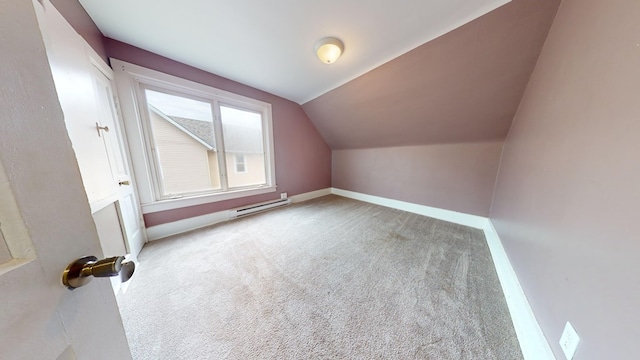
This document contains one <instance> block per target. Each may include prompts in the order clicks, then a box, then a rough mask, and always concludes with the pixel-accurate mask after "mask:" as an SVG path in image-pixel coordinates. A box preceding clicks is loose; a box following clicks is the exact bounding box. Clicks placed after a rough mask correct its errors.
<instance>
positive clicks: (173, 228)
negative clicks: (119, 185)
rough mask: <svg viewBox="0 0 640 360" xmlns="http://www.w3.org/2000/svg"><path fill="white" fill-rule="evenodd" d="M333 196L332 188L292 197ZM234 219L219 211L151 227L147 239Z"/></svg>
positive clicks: (295, 199) (224, 211) (300, 199)
mask: <svg viewBox="0 0 640 360" xmlns="http://www.w3.org/2000/svg"><path fill="white" fill-rule="evenodd" d="M329 194H331V188H326V189H320V190H315V191H310V192H307V193H303V194H298V195H293V196H290V198H291V201H292V202H294V203H296V202H301V201H307V200H311V199H315V198H317V197H321V196H325V195H329ZM231 219H233V218H232V217H230V216H229V210H223V211H218V212H215V213H211V214H205V215H201V216H196V217H192V218H188V219H183V220H178V221H173V222H170V223H166V224H160V225H156V226H151V227H148V228H147V238H148V239H149V241H153V240H159V239H162V238H166V237H167V236H171V235H177V234H181V233H184V232H187V231H191V230H196V229H200V228H203V227H205V226H209V225H213V224H217V223H220V222H223V221H227V220H231Z"/></svg>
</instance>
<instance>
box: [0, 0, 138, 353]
mask: <svg viewBox="0 0 640 360" xmlns="http://www.w3.org/2000/svg"><path fill="white" fill-rule="evenodd" d="M0 1H1V4H2V5H0V6H3V8H6V9H10V11H2V12H0V34H2V36H1V37H0V63H2V64H3V67H4V69H5V70H6V71H0V83H1V84H2V87H1V88H0V109H2V121H0V193H1V194H0V195H1V196H0V209H1V210H0V231H1V233H2V234H3V237H4V242H5V243H6V245H8V246H7V248H8V250H9V251H10V253H11V257H12V260H10V261H9V262H4V263H3V264H0V304H1V306H0V359H43V360H49V359H51V360H53V359H68V358H73V357H77V358H78V359H94V358H101V359H123V360H126V359H131V355H130V353H129V347H128V344H127V341H126V338H125V335H124V329H123V327H122V322H121V319H120V314H119V312H118V309H117V306H116V302H115V296H114V294H113V291H112V290H111V285H110V283H109V281H107V280H104V279H97V280H94V281H93V282H91V283H90V284H88V285H86V286H84V287H82V288H79V289H77V290H75V291H73V292H72V291H69V290H67V289H66V288H64V287H63V286H62V284H61V273H62V271H63V270H64V269H65V267H66V266H67V264H68V263H70V262H71V261H73V260H75V259H76V258H79V257H82V256H86V255H95V256H98V257H101V256H102V253H101V249H100V244H99V242H98V236H97V233H96V229H95V225H94V224H93V219H92V217H91V213H90V208H89V204H88V203H87V193H85V189H84V186H83V183H82V180H83V178H82V177H81V174H80V171H79V169H78V163H77V162H76V158H75V154H74V152H73V149H72V147H71V143H70V141H69V135H68V132H67V129H66V127H65V122H64V115H63V110H62V108H61V105H60V103H59V101H58V99H59V97H58V94H57V93H56V88H55V85H54V82H53V78H52V73H51V68H50V67H49V63H48V59H47V57H46V55H45V54H46V53H45V47H44V46H43V34H42V33H41V32H40V29H39V27H41V28H42V29H43V32H44V33H45V36H46V37H47V38H48V39H47V42H49V44H51V41H52V40H51V39H52V38H53V36H51V35H52V32H55V31H56V30H57V29H59V27H56V25H55V24H59V23H60V20H61V18H60V17H59V14H57V12H54V11H49V10H51V9H52V7H51V6H50V4H49V3H48V2H47V1H43V3H44V8H43V6H42V5H41V4H40V3H39V2H38V1H33V2H31V1H10V2H7V1H4V0H0ZM36 14H37V16H38V19H39V20H40V24H38V21H37V18H36ZM52 21H54V24H53V25H50V24H51V22H52ZM62 22H64V21H63V20H62ZM39 25H40V26H39ZM67 40H69V41H76V40H77V39H76V38H73V37H72V38H68V39H67ZM57 69H58V70H59V71H63V72H66V73H67V74H66V75H65V76H66V78H67V79H74V74H73V73H74V70H73V69H70V68H57ZM82 83H84V81H82V80H79V81H78V84H80V86H83V85H81V84H82ZM71 84H73V82H72V83H71ZM65 99H67V100H69V99H70V98H69V97H65ZM83 99H84V97H83V96H80V97H79V98H78V99H77V100H78V101H80V102H82V101H83ZM60 100H62V98H60ZM74 113H76V114H78V112H74ZM5 170H6V175H5V174H4V173H5ZM94 189H95V188H94ZM94 194H95V193H94Z"/></svg>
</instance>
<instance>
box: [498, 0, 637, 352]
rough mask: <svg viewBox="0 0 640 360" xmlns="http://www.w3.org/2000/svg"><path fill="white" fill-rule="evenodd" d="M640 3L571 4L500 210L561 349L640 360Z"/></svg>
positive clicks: (519, 129)
mask: <svg viewBox="0 0 640 360" xmlns="http://www.w3.org/2000/svg"><path fill="white" fill-rule="evenodd" d="M638 19H640V2H639V1H637V0H611V1H601V0H564V1H562V4H561V6H560V9H559V11H558V14H557V17H556V20H555V22H554V24H553V26H552V28H551V31H550V33H549V37H548V38H547V40H546V43H545V45H544V49H543V51H542V54H541V56H540V59H539V61H538V64H537V67H536V69H535V72H534V74H533V76H532V78H531V81H530V83H529V86H528V88H527V90H526V93H525V96H524V98H523V101H522V104H521V105H520V108H519V111H518V114H517V116H516V118H515V120H514V124H513V126H512V128H511V131H510V133H509V136H508V138H507V141H506V145H505V149H504V154H503V159H502V164H501V167H500V173H499V177H498V182H497V186H496V191H495V195H494V200H493V205H492V210H491V218H492V220H493V222H494V224H495V226H496V229H497V230H498V233H499V234H500V237H501V239H502V241H503V243H504V246H505V248H506V251H507V253H508V255H509V258H510V260H511V262H512V264H513V266H514V268H515V271H516V273H517V275H518V277H519V279H520V282H521V283H522V285H523V288H524V290H525V293H526V295H527V297H528V299H529V302H530V303H531V306H532V308H533V311H534V313H535V314H536V316H537V318H538V321H539V322H540V325H541V326H542V329H543V331H544V333H545V335H546V337H547V339H548V341H549V343H550V344H551V346H552V348H553V350H554V352H555V353H556V356H557V357H558V358H559V359H560V358H564V355H562V353H561V350H560V348H559V345H558V340H559V338H560V336H561V332H562V330H563V327H564V324H565V322H566V321H567V320H568V321H570V322H571V323H572V324H573V325H574V327H575V329H576V330H577V332H578V335H579V336H580V337H581V342H580V345H579V347H578V351H577V353H576V359H640V347H638V346H637V343H638V339H639V338H640V326H638V319H640V285H639V284H640V282H639V279H640V265H639V259H640V255H639V254H640V237H639V235H638V223H639V221H640V205H639V204H640V157H639V154H640V101H639V99H640V98H639V94H640V21H638Z"/></svg>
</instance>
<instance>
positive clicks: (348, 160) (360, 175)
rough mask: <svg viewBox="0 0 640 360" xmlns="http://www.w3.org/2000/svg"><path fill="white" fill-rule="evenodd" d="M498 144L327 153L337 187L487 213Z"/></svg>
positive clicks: (475, 212)
mask: <svg viewBox="0 0 640 360" xmlns="http://www.w3.org/2000/svg"><path fill="white" fill-rule="evenodd" d="M501 151H502V142H501V141H498V142H486V143H468V144H441V145H423V146H405V147H390V148H378V149H356V150H335V151H333V163H332V168H333V170H332V182H333V184H332V185H333V186H334V187H336V188H340V189H345V190H351V191H356V192H360V193H365V194H370V195H376V196H382V197H386V198H391V199H396V200H402V201H408V202H411V203H416V204H421V205H428V206H433V207H438V208H443V209H447V210H453V211H459V212H464V213H469V214H475V215H480V216H488V215H489V206H490V204H491V194H492V193H493V186H494V183H495V177H496V172H497V170H498V163H499V161H500V152H501Z"/></svg>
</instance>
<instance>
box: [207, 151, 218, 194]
mask: <svg viewBox="0 0 640 360" xmlns="http://www.w3.org/2000/svg"><path fill="white" fill-rule="evenodd" d="M207 157H208V158H209V176H210V177H211V187H212V188H214V189H219V188H220V170H218V153H217V152H215V151H213V150H210V151H207Z"/></svg>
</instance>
